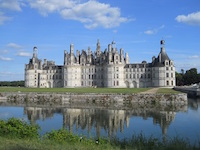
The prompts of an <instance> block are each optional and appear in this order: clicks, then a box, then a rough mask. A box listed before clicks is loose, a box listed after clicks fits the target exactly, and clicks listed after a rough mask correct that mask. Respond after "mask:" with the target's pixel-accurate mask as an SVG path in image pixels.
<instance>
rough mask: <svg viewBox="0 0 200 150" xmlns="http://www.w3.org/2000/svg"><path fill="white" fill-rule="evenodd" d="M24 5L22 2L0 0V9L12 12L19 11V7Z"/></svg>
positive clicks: (20, 0) (19, 0)
mask: <svg viewBox="0 0 200 150" xmlns="http://www.w3.org/2000/svg"><path fill="white" fill-rule="evenodd" d="M23 5H24V3H23V2H22V0H0V8H3V9H9V10H13V11H21V10H22V9H21V6H23Z"/></svg>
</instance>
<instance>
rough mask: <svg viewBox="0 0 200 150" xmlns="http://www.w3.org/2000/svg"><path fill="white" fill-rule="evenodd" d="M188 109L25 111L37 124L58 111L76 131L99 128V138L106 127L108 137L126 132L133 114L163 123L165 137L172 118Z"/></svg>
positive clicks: (51, 109)
mask: <svg viewBox="0 0 200 150" xmlns="http://www.w3.org/2000/svg"><path fill="white" fill-rule="evenodd" d="M179 111H187V105H186V106H157V107H152V106H148V107H147V106H139V105H134V106H133V108H129V109H124V110H123V109H121V110H119V109H110V108H109V109H106V108H80V107H76V108H74V107H73V108H70V107H68V108H66V107H45V106H40V107H24V114H27V116H28V119H29V120H30V121H31V122H32V123H35V122H36V121H37V120H41V119H42V120H45V119H46V118H52V117H53V116H54V114H55V113H57V114H62V116H63V128H66V129H68V130H69V131H71V132H73V128H74V127H75V129H76V130H78V129H79V128H81V129H83V130H87V131H88V133H90V132H91V130H92V129H95V130H96V135H97V137H99V136H101V135H100V134H101V130H102V129H103V130H105V133H107V134H108V135H107V136H108V137H113V136H115V135H116V134H117V132H118V131H120V132H121V133H123V131H124V128H125V127H126V128H128V127H129V122H130V118H131V117H136V116H138V117H142V118H143V119H147V118H153V124H154V125H159V126H160V128H161V130H162V134H163V136H164V137H165V135H166V134H167V130H168V127H169V125H170V124H171V122H172V121H174V120H175V116H176V112H179Z"/></svg>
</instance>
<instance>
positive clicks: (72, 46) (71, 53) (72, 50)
mask: <svg viewBox="0 0 200 150" xmlns="http://www.w3.org/2000/svg"><path fill="white" fill-rule="evenodd" d="M73 54H74V44H70V55H73Z"/></svg>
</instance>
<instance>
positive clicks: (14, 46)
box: [7, 43, 22, 49]
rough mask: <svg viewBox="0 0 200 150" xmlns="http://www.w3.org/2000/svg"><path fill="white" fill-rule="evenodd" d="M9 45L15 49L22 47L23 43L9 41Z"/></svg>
mask: <svg viewBox="0 0 200 150" xmlns="http://www.w3.org/2000/svg"><path fill="white" fill-rule="evenodd" d="M7 47H10V48H14V49H19V48H22V46H21V45H18V44H16V43H8V44H7Z"/></svg>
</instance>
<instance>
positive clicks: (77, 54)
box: [76, 50, 80, 64]
mask: <svg viewBox="0 0 200 150" xmlns="http://www.w3.org/2000/svg"><path fill="white" fill-rule="evenodd" d="M76 57H77V63H78V64H79V63H80V62H79V57H80V51H79V50H76Z"/></svg>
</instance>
